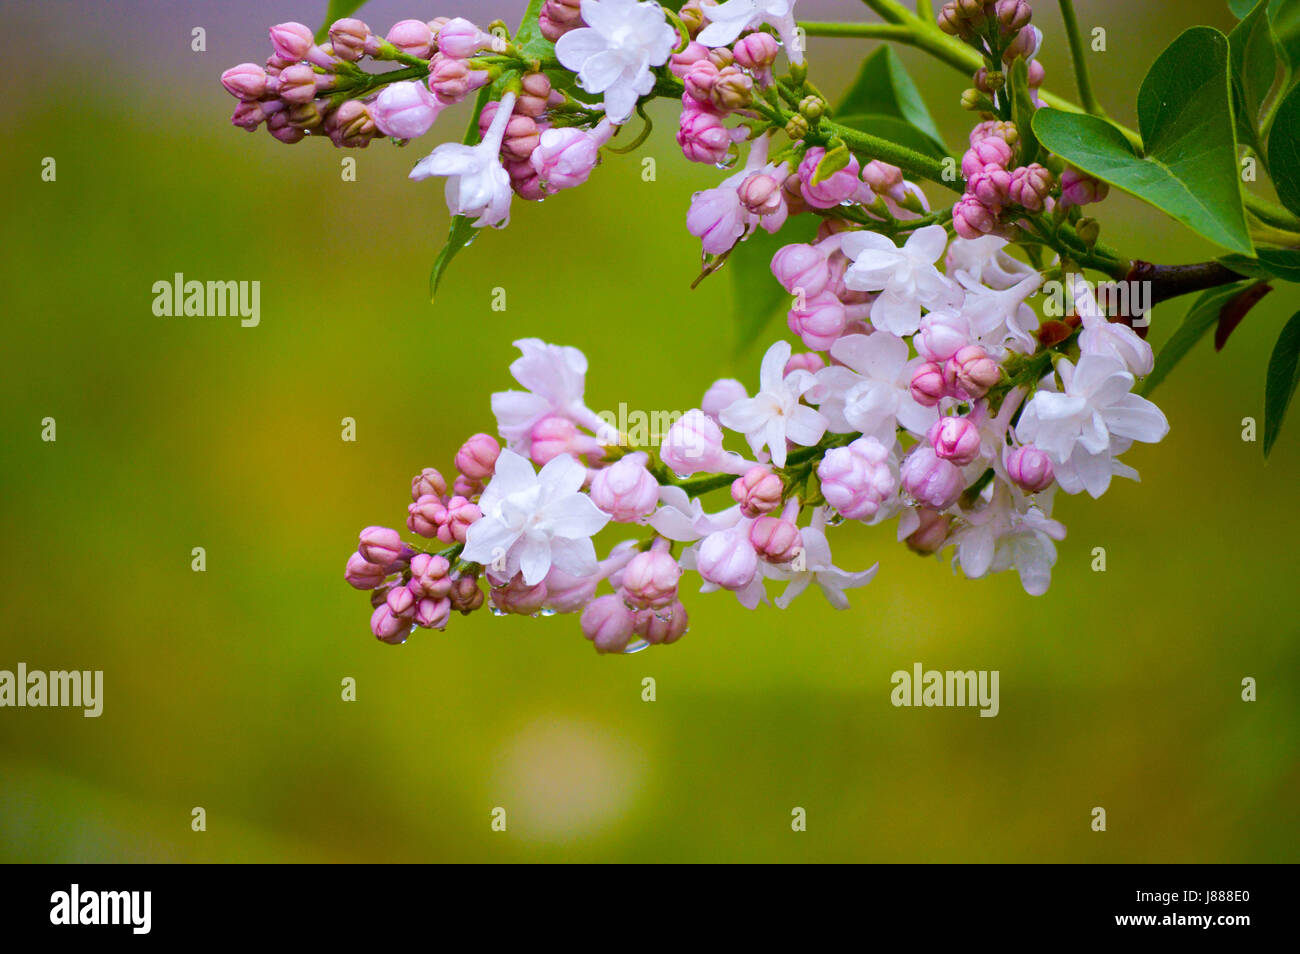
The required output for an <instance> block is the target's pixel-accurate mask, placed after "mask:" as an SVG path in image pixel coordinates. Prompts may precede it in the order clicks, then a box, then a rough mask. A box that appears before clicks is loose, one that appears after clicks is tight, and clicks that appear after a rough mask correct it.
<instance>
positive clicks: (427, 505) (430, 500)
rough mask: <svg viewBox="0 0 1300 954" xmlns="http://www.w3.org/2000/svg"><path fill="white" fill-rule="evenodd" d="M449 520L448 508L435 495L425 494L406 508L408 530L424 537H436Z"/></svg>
mask: <svg viewBox="0 0 1300 954" xmlns="http://www.w3.org/2000/svg"><path fill="white" fill-rule="evenodd" d="M446 519H447V508H446V506H445V505H444V504H443V502H442V500H440V499H439V498H438V497H436V496H434V495H433V494H425V495H424V496H422V497H420V498H419V499H418V500H416V501H415V502H414V503H410V504H408V505H407V507H406V529H408V530H410V531H411V532H412V533H418V534H419V535H420V536H422V537H435V536H437V535H438V528H439V527H440V526H442V524H443V523H444V522H445V521H446Z"/></svg>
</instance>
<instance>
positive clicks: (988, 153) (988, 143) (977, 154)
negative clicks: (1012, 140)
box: [961, 137, 1013, 179]
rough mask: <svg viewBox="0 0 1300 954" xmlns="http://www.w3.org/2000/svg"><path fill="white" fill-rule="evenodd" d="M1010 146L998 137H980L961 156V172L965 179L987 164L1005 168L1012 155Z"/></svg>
mask: <svg viewBox="0 0 1300 954" xmlns="http://www.w3.org/2000/svg"><path fill="white" fill-rule="evenodd" d="M1012 154H1013V153H1012V150H1011V147H1010V146H1008V145H1007V144H1006V142H1005V141H1003V140H1002V139H998V138H992V137H990V138H988V139H981V140H980V141H979V142H977V143H975V144H974V145H972V146H971V147H970V149H968V150H967V151H966V155H964V156H962V160H961V174H962V175H964V176H965V177H966V178H967V179H969V178H970V177H971V176H973V175H975V173H977V172H983V171H984V170H985V169H987V168H988V167H989V166H994V167H995V168H1000V169H1006V168H1007V164H1008V163H1009V162H1010V161H1011V157H1012Z"/></svg>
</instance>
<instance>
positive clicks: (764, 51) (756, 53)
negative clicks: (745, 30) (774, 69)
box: [732, 33, 781, 73]
mask: <svg viewBox="0 0 1300 954" xmlns="http://www.w3.org/2000/svg"><path fill="white" fill-rule="evenodd" d="M780 50H781V45H780V44H779V43H777V41H776V37H774V36H772V35H771V34H770V33H751V34H749V35H748V36H744V37H741V38H740V40H739V41H738V42H737V43H736V45H735V46H734V47H733V48H732V51H733V52H734V53H735V56H736V63H737V65H739V66H743V67H744V68H745V69H747V70H751V71H752V72H754V73H763V72H765V71H766V70H768V69H770V68H771V66H772V64H773V63H775V62H776V57H777V54H778V53H779V52H780Z"/></svg>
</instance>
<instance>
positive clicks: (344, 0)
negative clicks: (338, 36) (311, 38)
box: [316, 0, 368, 43]
mask: <svg viewBox="0 0 1300 954" xmlns="http://www.w3.org/2000/svg"><path fill="white" fill-rule="evenodd" d="M367 2H368V0H330V5H329V7H328V8H327V9H326V10H325V22H324V23H322V24H321V27H320V29H319V30H317V31H316V42H317V43H324V42H325V41H326V40H327V39H329V35H330V24H331V23H333V22H334V21H335V20H342V19H343V18H344V17H350V16H352V14H354V13H356V12H357V11H358V10H360V9H361V8H362V7H364V6H365V5H366V3H367Z"/></svg>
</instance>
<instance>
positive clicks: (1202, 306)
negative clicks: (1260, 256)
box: [1141, 282, 1248, 397]
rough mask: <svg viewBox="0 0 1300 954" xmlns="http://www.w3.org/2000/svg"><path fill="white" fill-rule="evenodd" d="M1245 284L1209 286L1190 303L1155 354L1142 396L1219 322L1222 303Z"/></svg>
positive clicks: (1151, 389) (1149, 394)
mask: <svg viewBox="0 0 1300 954" xmlns="http://www.w3.org/2000/svg"><path fill="white" fill-rule="evenodd" d="M1247 284H1248V283H1247V282H1238V283H1237V284H1236V285H1225V286H1224V287H1223V288H1211V289H1210V290H1209V291H1207V292H1205V293H1204V294H1202V295H1201V297H1200V298H1198V299H1196V301H1195V302H1193V303H1192V307H1191V308H1189V309H1188V311H1187V317H1186V318H1184V319H1183V323H1182V324H1181V325H1179V326H1178V330H1177V331H1175V332H1174V333H1173V336H1172V337H1170V339H1169V340H1168V341H1166V342H1165V346H1164V347H1163V348H1161V349H1160V353H1159V354H1158V355H1156V364H1155V367H1154V368H1153V369H1152V371H1151V373H1150V374H1148V375H1147V376H1146V378H1145V379H1143V381H1142V388H1141V394H1142V396H1143V397H1150V396H1151V392H1152V391H1154V390H1155V389H1156V387H1157V386H1158V385H1159V384H1160V382H1161V381H1163V380H1164V379H1165V378H1167V377H1168V376H1169V372H1170V371H1172V370H1173V369H1174V366H1175V365H1176V364H1178V362H1179V361H1181V360H1183V358H1184V357H1186V356H1187V353H1188V352H1189V351H1191V350H1192V348H1193V347H1194V346H1195V345H1196V343H1197V342H1198V341H1200V340H1201V339H1202V338H1204V337H1205V336H1206V334H1208V333H1209V331H1210V329H1211V328H1213V327H1214V326H1215V325H1217V324H1218V323H1219V315H1220V313H1221V312H1222V311H1223V307H1224V305H1226V304H1228V302H1230V301H1232V299H1233V298H1235V297H1237V295H1238V293H1240V292H1241V291H1242V289H1244V288H1245V287H1246V286H1247Z"/></svg>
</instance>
